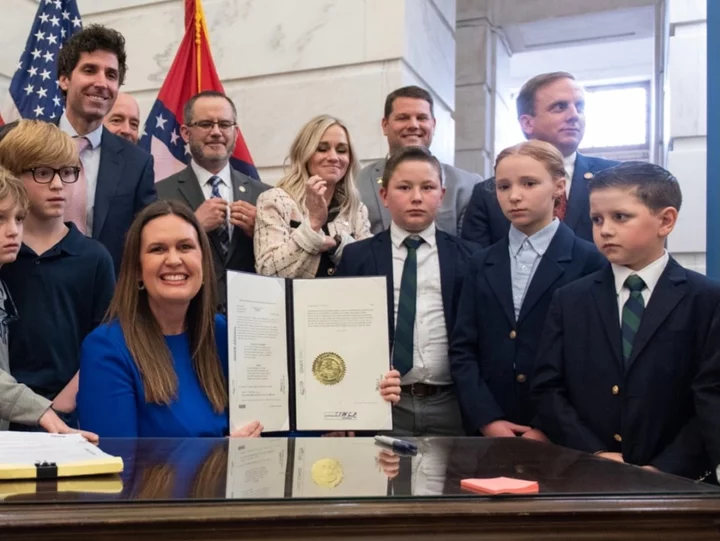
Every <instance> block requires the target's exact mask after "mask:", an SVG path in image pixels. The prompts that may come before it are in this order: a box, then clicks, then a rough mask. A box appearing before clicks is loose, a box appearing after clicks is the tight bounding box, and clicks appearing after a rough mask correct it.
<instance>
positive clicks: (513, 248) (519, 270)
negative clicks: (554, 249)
mask: <svg viewBox="0 0 720 541" xmlns="http://www.w3.org/2000/svg"><path fill="white" fill-rule="evenodd" d="M558 227H560V220H558V219H557V218H555V219H553V221H552V222H550V223H549V224H548V225H546V226H545V227H543V228H542V229H541V230H540V231H538V232H537V233H535V234H534V235H532V236H531V237H528V236H527V235H526V234H525V233H523V232H522V231H520V230H519V229H517V228H516V227H515V226H514V225H511V226H510V232H509V233H508V251H509V252H510V283H511V285H512V296H513V307H514V308H515V321H517V319H518V317H520V309H521V308H522V303H523V301H524V300H525V295H526V294H527V290H528V287H529V286H530V283H531V282H532V279H533V276H535V271H536V270H537V268H538V265H539V264H540V260H541V259H542V256H544V255H545V252H547V250H548V248H549V247H550V243H551V242H552V240H553V238H555V233H557V230H558Z"/></svg>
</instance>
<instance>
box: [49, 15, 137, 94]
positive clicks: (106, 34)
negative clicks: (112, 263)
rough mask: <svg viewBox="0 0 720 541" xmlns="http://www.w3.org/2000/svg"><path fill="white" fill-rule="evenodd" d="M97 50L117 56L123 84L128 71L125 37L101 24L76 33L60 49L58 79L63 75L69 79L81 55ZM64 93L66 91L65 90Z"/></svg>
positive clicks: (92, 25)
mask: <svg viewBox="0 0 720 541" xmlns="http://www.w3.org/2000/svg"><path fill="white" fill-rule="evenodd" d="M95 51H107V52H109V53H113V54H114V55H115V56H116V57H117V59H118V68H119V72H120V74H119V76H120V86H122V84H123V83H124V82H125V73H127V64H126V61H127V54H126V53H125V38H124V37H123V35H122V34H121V33H120V32H118V31H117V30H113V29H112V28H105V27H104V26H102V25H99V24H91V25H90V26H88V27H87V28H84V29H83V30H81V31H80V32H78V33H77V34H74V35H73V36H72V37H71V38H70V39H69V40H67V42H66V43H65V45H63V48H62V49H60V53H59V54H58V63H57V76H58V79H59V78H60V77H62V76H63V75H64V76H65V77H67V78H68V79H69V78H70V76H71V75H72V72H73V70H74V69H75V67H76V66H77V65H78V62H80V55H81V54H82V53H92V52H95ZM64 94H65V91H63V95H64Z"/></svg>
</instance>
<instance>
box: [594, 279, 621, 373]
mask: <svg viewBox="0 0 720 541" xmlns="http://www.w3.org/2000/svg"><path fill="white" fill-rule="evenodd" d="M593 286H594V287H593V289H592V293H593V298H594V299H595V304H596V306H597V308H598V311H599V312H600V319H601V320H602V323H603V330H604V332H605V335H606V336H607V339H608V342H610V349H612V351H613V355H614V356H615V361H616V362H617V363H618V366H619V367H620V368H621V370H622V369H623V368H622V367H623V366H624V365H623V359H622V339H621V331H620V319H619V316H618V312H619V309H618V303H617V293H616V291H615V275H614V274H613V271H612V267H611V266H610V265H608V266H607V267H606V268H605V269H604V270H603V271H602V272H601V274H599V275H598V276H597V277H596V278H595V283H594V284H593Z"/></svg>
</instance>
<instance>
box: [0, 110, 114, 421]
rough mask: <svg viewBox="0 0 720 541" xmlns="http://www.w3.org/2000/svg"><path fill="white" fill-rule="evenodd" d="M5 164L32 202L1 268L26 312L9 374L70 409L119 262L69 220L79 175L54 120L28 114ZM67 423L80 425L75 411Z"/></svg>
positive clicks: (13, 328)
mask: <svg viewBox="0 0 720 541" xmlns="http://www.w3.org/2000/svg"><path fill="white" fill-rule="evenodd" d="M0 165H2V166H4V167H5V168H6V169H8V170H9V171H10V172H11V173H12V174H14V175H15V176H17V177H18V178H20V179H21V180H22V182H23V184H24V186H25V189H26V191H27V194H28V200H29V208H28V213H27V217H26V219H25V222H24V238H23V244H22V246H21V247H20V251H19V253H18V257H17V260H16V261H15V263H13V264H12V265H6V266H4V267H3V268H2V269H0V277H1V278H2V279H3V280H4V281H5V283H6V284H7V286H8V290H9V292H10V295H12V297H13V299H14V300H15V304H16V306H17V310H18V314H19V316H20V317H19V318H18V319H17V321H14V322H12V323H10V325H9V333H10V341H9V346H10V347H9V352H10V373H11V374H12V375H13V377H15V378H16V379H17V380H18V381H19V382H20V383H24V384H25V385H27V386H28V387H29V388H30V389H32V390H33V391H34V392H35V393H37V394H39V395H41V396H44V397H45V398H47V399H48V400H51V401H53V407H54V409H56V410H57V411H59V412H64V413H68V414H71V413H72V412H73V411H74V409H75V394H76V393H77V379H78V378H77V370H78V363H79V352H80V344H81V343H82V340H83V338H85V336H86V335H87V334H88V333H89V332H90V331H92V330H93V329H94V328H95V327H96V326H97V325H98V324H99V323H100V322H101V321H102V319H103V317H104V314H105V311H106V309H107V307H108V304H109V302H110V298H111V297H112V293H113V289H114V287H115V276H114V270H113V261H112V258H111V257H110V254H109V253H108V251H107V249H105V248H104V247H103V246H102V245H101V244H100V243H99V242H97V241H95V240H92V239H90V238H88V237H85V236H84V235H83V234H82V233H81V232H80V231H79V230H78V228H77V226H76V225H75V224H74V223H72V222H69V221H68V222H65V221H64V216H65V212H66V207H67V205H68V204H69V203H70V202H72V200H73V198H74V197H76V196H77V194H76V193H74V191H73V187H74V185H75V184H76V182H77V180H78V178H79V176H80V167H79V158H78V151H77V149H76V146H75V144H74V143H73V141H72V139H71V138H70V136H68V135H67V134H65V133H63V132H62V131H61V130H60V129H59V128H58V127H56V126H54V125H52V124H48V123H45V122H40V121H36V120H22V121H20V122H19V123H18V124H17V126H16V127H14V128H13V129H12V130H11V131H9V132H8V133H7V134H6V135H5V136H4V137H3V138H2V141H0ZM66 422H68V424H69V425H70V426H73V424H74V417H73V416H72V415H70V416H68V417H67V418H66ZM14 428H18V429H20V427H16V426H13V425H11V429H14Z"/></svg>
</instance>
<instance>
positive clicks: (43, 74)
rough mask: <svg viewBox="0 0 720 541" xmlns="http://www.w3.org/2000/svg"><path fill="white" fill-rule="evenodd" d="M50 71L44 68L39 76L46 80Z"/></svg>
mask: <svg viewBox="0 0 720 541" xmlns="http://www.w3.org/2000/svg"><path fill="white" fill-rule="evenodd" d="M50 75H51V73H50V72H49V71H48V70H46V69H44V70H43V72H42V73H41V74H40V77H42V78H43V81H47V80H48V79H49V78H50Z"/></svg>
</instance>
